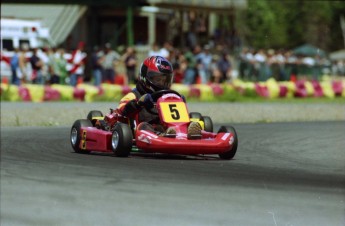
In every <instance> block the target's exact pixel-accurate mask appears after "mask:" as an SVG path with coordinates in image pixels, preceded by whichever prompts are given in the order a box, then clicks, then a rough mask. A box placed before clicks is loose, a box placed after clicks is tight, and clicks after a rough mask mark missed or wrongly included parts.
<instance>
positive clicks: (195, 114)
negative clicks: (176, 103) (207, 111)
mask: <svg viewBox="0 0 345 226" xmlns="http://www.w3.org/2000/svg"><path fill="white" fill-rule="evenodd" d="M189 118H193V119H198V120H201V118H202V115H201V114H200V113H199V112H190V113H189Z"/></svg>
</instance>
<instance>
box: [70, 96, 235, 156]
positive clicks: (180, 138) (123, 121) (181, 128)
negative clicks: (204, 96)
mask: <svg viewBox="0 0 345 226" xmlns="http://www.w3.org/2000/svg"><path fill="white" fill-rule="evenodd" d="M159 94H160V95H158V96H157V95H156V96H154V95H153V96H154V97H156V98H155V101H156V104H155V105H154V108H153V109H155V110H156V111H155V112H156V114H158V115H159V118H160V121H161V125H163V126H164V127H165V128H168V127H174V129H175V131H176V135H173V136H170V135H167V136H158V135H157V134H155V133H154V132H151V131H148V130H140V129H136V128H140V124H139V125H138V126H137V127H136V128H134V129H133V128H130V126H129V123H128V119H127V118H124V117H123V116H121V115H119V114H118V113H116V112H111V113H110V114H108V115H106V116H104V117H103V115H102V114H101V113H100V112H98V114H99V115H92V112H95V111H91V112H90V113H89V115H88V120H85V119H82V120H77V121H76V122H75V123H74V125H73V126H72V129H71V143H72V147H73V148H74V150H75V151H77V152H90V151H96V152H114V153H115V155H117V156H123V157H125V156H128V154H129V152H130V151H131V150H132V146H133V145H134V146H136V147H137V148H138V149H139V150H140V151H141V152H147V153H166V154H183V155H197V154H219V156H220V157H221V158H223V159H231V158H233V157H234V155H235V153H236V150H237V145H238V140H237V134H236V131H235V129H234V128H233V127H230V129H227V128H226V127H221V129H220V130H219V131H218V132H217V133H214V132H213V125H212V121H211V119H210V118H209V117H208V116H201V114H200V113H195V114H197V115H199V116H200V117H199V118H194V117H195V114H194V117H193V115H192V113H188V109H187V106H186V104H185V102H184V101H183V99H182V98H181V96H179V94H178V93H174V92H173V93H171V91H165V92H160V93H159ZM151 110H152V109H151ZM90 114H91V115H90ZM204 117H205V122H204V121H203V120H204ZM206 118H207V119H208V120H209V121H206ZM100 121H102V122H103V124H105V125H107V126H106V127H103V128H100V127H99V126H97V125H99V123H98V122H100ZM191 121H197V122H199V123H200V125H202V128H203V130H202V131H201V135H197V137H188V134H187V130H188V125H189V124H190V122H191ZM206 124H207V125H206ZM210 124H211V126H210ZM206 127H208V129H207V128H206ZM120 149H125V151H123V150H120Z"/></svg>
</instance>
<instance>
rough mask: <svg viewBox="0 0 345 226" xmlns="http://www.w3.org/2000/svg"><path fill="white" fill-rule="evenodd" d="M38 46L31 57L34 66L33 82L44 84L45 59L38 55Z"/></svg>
mask: <svg viewBox="0 0 345 226" xmlns="http://www.w3.org/2000/svg"><path fill="white" fill-rule="evenodd" d="M37 51H38V49H37V48H34V49H33V52H32V56H31V57H30V64H31V68H32V76H31V82H32V83H33V84H41V85H42V84H44V79H43V75H42V67H43V61H42V60H41V59H40V58H39V57H38V56H37Z"/></svg>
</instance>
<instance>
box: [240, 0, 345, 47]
mask: <svg viewBox="0 0 345 226" xmlns="http://www.w3.org/2000/svg"><path fill="white" fill-rule="evenodd" d="M343 12H345V4H344V2H342V1H320V0H316V1H310V0H286V1H276V0H249V1H248V8H247V9H246V10H244V11H240V12H238V13H237V19H238V20H239V21H240V22H238V23H237V27H238V28H239V30H240V33H241V34H242V37H243V38H244V43H245V45H247V46H252V47H254V48H257V49H258V48H287V49H291V48H293V47H296V46H298V45H301V44H304V43H310V44H313V45H315V46H318V47H320V48H322V49H324V50H331V49H339V48H343V47H344V46H343V43H344V42H343V39H342V32H341V29H340V15H344V13H343Z"/></svg>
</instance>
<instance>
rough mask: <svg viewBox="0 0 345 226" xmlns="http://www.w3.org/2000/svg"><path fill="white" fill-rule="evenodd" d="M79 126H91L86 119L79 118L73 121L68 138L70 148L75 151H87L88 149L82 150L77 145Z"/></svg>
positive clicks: (79, 135) (79, 134) (79, 137)
mask: <svg viewBox="0 0 345 226" xmlns="http://www.w3.org/2000/svg"><path fill="white" fill-rule="evenodd" d="M81 127H92V123H91V122H90V121H89V120H87V119H79V120H77V121H75V122H74V124H73V126H72V128H71V134H70V140H71V145H72V148H73V149H74V151H75V152H77V153H89V152H90V151H86V150H83V149H81V148H80V147H79V144H80V140H81V137H82V134H81V132H80V128H81Z"/></svg>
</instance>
